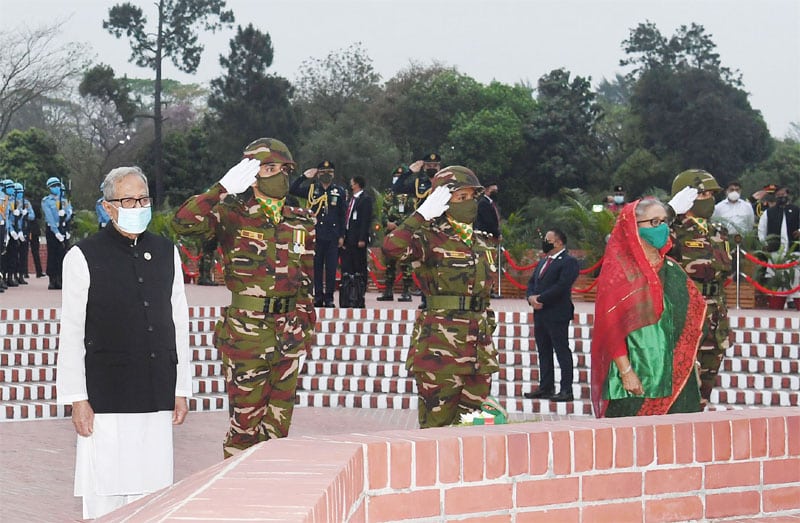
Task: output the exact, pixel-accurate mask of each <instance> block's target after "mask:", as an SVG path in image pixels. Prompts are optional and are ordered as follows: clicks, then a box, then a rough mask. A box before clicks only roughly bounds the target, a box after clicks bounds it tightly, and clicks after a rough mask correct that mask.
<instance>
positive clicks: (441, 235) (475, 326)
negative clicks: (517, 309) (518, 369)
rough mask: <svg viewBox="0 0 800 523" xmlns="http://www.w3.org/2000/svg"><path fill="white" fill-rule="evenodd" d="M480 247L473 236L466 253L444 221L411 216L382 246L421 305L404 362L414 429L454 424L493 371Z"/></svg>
mask: <svg viewBox="0 0 800 523" xmlns="http://www.w3.org/2000/svg"><path fill="white" fill-rule="evenodd" d="M488 240H489V237H488V236H487V235H486V234H484V233H481V232H479V231H473V235H472V245H471V246H470V245H467V243H465V242H464V241H463V240H462V239H461V238H460V237H459V236H458V234H457V232H456V231H455V230H454V228H453V226H452V225H451V224H450V222H449V221H448V219H447V218H446V217H445V216H441V217H439V218H436V219H434V220H432V221H431V222H426V221H425V219H424V218H423V217H422V216H421V215H420V214H419V213H415V214H413V215H411V216H410V217H409V218H408V219H406V220H405V221H404V222H403V223H402V225H400V227H398V228H397V229H395V230H394V232H392V233H391V234H390V235H389V236H387V237H386V239H385V240H384V243H383V252H384V255H386V256H387V257H389V258H399V259H400V260H401V261H406V260H410V261H411V264H412V267H413V268H414V271H415V273H416V274H417V277H418V279H419V283H420V286H421V288H422V292H423V295H426V296H427V297H428V307H427V309H424V310H423V311H421V312H420V314H419V315H418V316H417V319H416V321H415V323H414V329H413V333H412V336H411V339H412V341H411V350H410V351H409V354H408V359H407V361H406V368H407V369H408V370H410V371H411V372H413V373H414V375H415V379H416V383H417V391H418V394H419V425H420V427H422V428H426V427H440V426H445V425H450V424H453V423H458V420H459V417H460V415H461V414H462V413H465V412H471V411H473V410H480V407H481V402H482V401H483V400H484V399H486V396H487V395H488V394H489V391H490V387H491V375H492V374H493V373H495V372H497V371H498V370H499V365H498V362H497V350H496V348H495V347H494V342H493V340H492V333H493V332H494V329H495V326H496V323H495V318H494V311H492V310H491V309H490V308H489V298H490V294H491V290H492V282H493V281H494V280H495V279H496V278H497V265H496V260H495V259H494V249H493V248H492V246H491V245H490V243H489V241H488ZM459 301H460V302H461V303H460V304H459V303H458V302H459Z"/></svg>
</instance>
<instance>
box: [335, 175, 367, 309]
mask: <svg viewBox="0 0 800 523" xmlns="http://www.w3.org/2000/svg"><path fill="white" fill-rule="evenodd" d="M366 185H367V182H366V181H365V180H364V178H363V177H362V176H354V177H353V178H351V180H350V189H351V191H352V194H353V196H352V197H351V198H350V201H349V202H348V204H347V213H346V214H345V236H344V246H343V247H342V255H341V256H342V286H341V288H340V289H339V305H340V306H341V307H356V308H363V307H364V295H365V294H366V292H367V246H368V245H369V240H370V228H371V227H372V198H370V196H369V194H367V193H366V192H364V187H366ZM348 291H349V292H348Z"/></svg>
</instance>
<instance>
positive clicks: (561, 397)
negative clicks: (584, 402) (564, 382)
mask: <svg viewBox="0 0 800 523" xmlns="http://www.w3.org/2000/svg"><path fill="white" fill-rule="evenodd" d="M573 400H575V398H573V397H572V391H571V390H562V391H561V392H559V393H558V394H556V395H555V396H552V397H551V398H550V401H573Z"/></svg>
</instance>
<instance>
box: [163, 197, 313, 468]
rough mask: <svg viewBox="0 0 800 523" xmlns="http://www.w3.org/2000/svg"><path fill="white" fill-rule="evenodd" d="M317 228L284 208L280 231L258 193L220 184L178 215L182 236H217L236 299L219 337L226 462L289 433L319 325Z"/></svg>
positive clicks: (304, 214)
mask: <svg viewBox="0 0 800 523" xmlns="http://www.w3.org/2000/svg"><path fill="white" fill-rule="evenodd" d="M314 222H315V220H314V216H313V214H312V213H311V212H310V211H308V210H305V209H300V208H297V207H289V206H287V205H284V207H283V209H282V211H281V221H280V222H279V223H278V224H277V225H276V224H274V223H273V222H272V221H271V220H270V219H269V218H267V217H266V215H265V212H264V211H263V210H262V209H261V207H260V205H259V202H258V200H256V198H255V196H254V194H253V189H247V190H246V191H245V192H243V193H241V194H228V193H226V192H225V189H224V187H223V186H222V185H220V184H215V185H214V186H213V187H212V188H211V189H209V190H208V191H207V192H205V193H204V194H200V195H197V196H193V197H191V198H189V199H188V200H187V201H186V202H185V203H184V204H183V205H182V206H181V208H180V209H178V212H177V213H176V215H175V219H174V222H173V224H174V226H175V230H176V231H177V232H178V233H179V234H182V235H198V236H201V237H202V238H203V239H204V240H208V239H211V238H213V237H216V239H217V241H218V242H219V244H220V246H221V247H222V253H223V265H224V278H225V285H226V286H227V287H228V289H230V291H231V292H232V293H233V296H232V304H231V306H230V307H228V308H227V309H226V310H225V313H224V316H223V318H222V319H221V320H220V321H218V322H217V325H216V328H215V330H214V345H215V346H216V347H217V348H218V349H219V350H220V352H221V353H222V362H223V367H224V372H225V382H226V384H227V390H228V398H229V403H230V407H229V408H230V416H231V426H230V430H229V432H228V434H227V437H226V439H225V443H224V452H225V457H226V458H227V457H230V456H231V455H233V454H234V453H236V452H238V451H241V450H243V449H246V448H248V447H250V446H252V445H254V444H256V443H258V442H260V441H265V440H267V439H270V438H282V437H285V436H287V435H288V433H289V425H290V423H291V419H292V411H293V409H294V404H295V391H296V388H297V373H298V370H299V369H298V363H299V361H300V360H299V358H300V354H301V352H302V351H304V350H308V348H309V345H310V341H311V332H312V329H313V327H314V324H315V323H316V313H315V311H314V307H313V304H312V299H311V289H312V272H313V261H314V238H315V233H314ZM265 298H266V299H265Z"/></svg>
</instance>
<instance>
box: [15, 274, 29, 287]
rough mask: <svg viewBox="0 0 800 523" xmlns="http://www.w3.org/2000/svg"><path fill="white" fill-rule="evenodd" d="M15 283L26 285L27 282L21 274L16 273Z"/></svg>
mask: <svg viewBox="0 0 800 523" xmlns="http://www.w3.org/2000/svg"><path fill="white" fill-rule="evenodd" d="M17 283H19V284H20V285H28V282H26V281H25V277H24V276H23V275H22V274H17Z"/></svg>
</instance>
